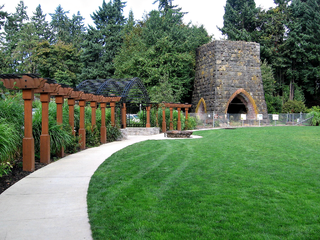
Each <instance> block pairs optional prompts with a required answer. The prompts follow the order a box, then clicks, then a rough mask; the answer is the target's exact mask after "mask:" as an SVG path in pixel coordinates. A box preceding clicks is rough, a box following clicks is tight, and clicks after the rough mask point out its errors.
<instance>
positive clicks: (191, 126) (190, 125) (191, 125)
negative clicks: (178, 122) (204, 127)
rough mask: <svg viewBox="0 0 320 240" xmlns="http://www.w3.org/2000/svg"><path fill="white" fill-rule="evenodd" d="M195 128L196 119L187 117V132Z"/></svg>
mask: <svg viewBox="0 0 320 240" xmlns="http://www.w3.org/2000/svg"><path fill="white" fill-rule="evenodd" d="M196 126H197V119H196V118H195V117H191V116H189V117H188V121H187V125H186V129H187V130H192V129H195V128H196Z"/></svg>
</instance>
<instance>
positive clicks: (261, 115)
mask: <svg viewBox="0 0 320 240" xmlns="http://www.w3.org/2000/svg"><path fill="white" fill-rule="evenodd" d="M257 119H258V120H259V127H260V121H261V120H263V114H257Z"/></svg>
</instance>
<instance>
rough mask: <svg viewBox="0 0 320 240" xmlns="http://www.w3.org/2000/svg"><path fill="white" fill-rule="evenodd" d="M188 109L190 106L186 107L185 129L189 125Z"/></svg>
mask: <svg viewBox="0 0 320 240" xmlns="http://www.w3.org/2000/svg"><path fill="white" fill-rule="evenodd" d="M186 104H187V103H186ZM188 111H189V108H188V107H185V112H186V121H185V129H187V126H188Z"/></svg>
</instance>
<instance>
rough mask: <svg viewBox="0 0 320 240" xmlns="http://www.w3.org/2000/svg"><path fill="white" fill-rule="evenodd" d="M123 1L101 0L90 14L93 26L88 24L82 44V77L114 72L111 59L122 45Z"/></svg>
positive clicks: (103, 76)
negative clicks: (99, 5) (107, 0)
mask: <svg viewBox="0 0 320 240" xmlns="http://www.w3.org/2000/svg"><path fill="white" fill-rule="evenodd" d="M124 7H125V3H124V2H122V1H121V0H113V2H111V1H110V2H109V3H106V2H105V1H103V3H102V6H101V7H99V10H98V11H96V12H94V13H93V15H91V18H92V19H93V21H94V24H95V27H92V26H89V29H88V33H87V36H86V39H85V41H84V44H83V48H84V51H83V55H82V61H83V62H84V64H85V66H84V69H83V71H82V75H81V78H82V79H96V78H107V77H111V76H113V74H114V71H115V69H114V63H113V60H114V58H115V56H116V54H117V53H118V51H119V50H120V48H121V45H122V42H123V40H122V34H123V31H122V29H123V28H124V24H125V22H126V20H125V18H124V16H123V13H122V12H123V8H124Z"/></svg>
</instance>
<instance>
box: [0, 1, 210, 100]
mask: <svg viewBox="0 0 320 240" xmlns="http://www.w3.org/2000/svg"><path fill="white" fill-rule="evenodd" d="M156 3H158V6H159V7H158V10H153V11H151V12H150V13H148V14H146V15H145V16H144V17H143V19H142V20H135V19H134V15H133V12H132V11H131V12H130V14H129V17H128V18H125V17H124V15H123V9H124V7H125V2H122V1H121V0H111V1H110V2H106V1H105V0H103V2H102V5H101V6H99V8H98V10H97V11H95V12H93V13H92V14H91V18H92V20H93V23H94V24H93V26H91V25H89V26H85V23H84V18H83V17H82V16H81V14H80V12H78V13H77V14H76V15H75V14H74V15H73V16H72V17H71V18H69V17H68V13H69V12H68V11H65V10H64V9H63V8H62V6H61V5H59V6H58V7H57V8H56V9H55V10H54V13H50V14H49V16H50V17H51V21H47V14H45V13H43V11H42V9H41V5H40V4H39V5H38V7H37V8H36V9H35V11H34V12H33V15H32V16H31V17H29V16H28V14H27V11H26V9H27V6H25V4H24V2H23V1H20V3H19V4H18V6H17V7H16V12H14V13H8V12H6V11H5V5H4V6H1V8H0V30H1V36H0V48H1V51H0V72H1V73H2V74H6V73H7V74H9V73H37V74H40V76H41V77H44V78H52V79H55V80H57V82H59V83H63V84H68V85H70V86H76V85H78V84H79V83H80V82H82V81H83V80H87V79H107V78H132V77H139V78H141V79H142V81H143V82H144V84H145V86H146V88H147V89H148V91H149V92H150V96H151V100H152V101H157V102H159V101H167V102H171V101H181V102H182V101H189V102H190V97H191V91H192V87H193V80H194V74H195V49H196V48H197V47H199V46H201V45H203V44H205V43H208V42H210V41H211V36H209V35H208V33H207V31H206V30H205V29H204V27H203V26H194V25H192V24H191V23H188V24H185V23H183V16H184V15H185V14H186V13H184V12H182V10H181V8H179V7H178V6H175V5H173V4H172V0H171V1H170V0H157V1H155V2H154V4H156Z"/></svg>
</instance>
